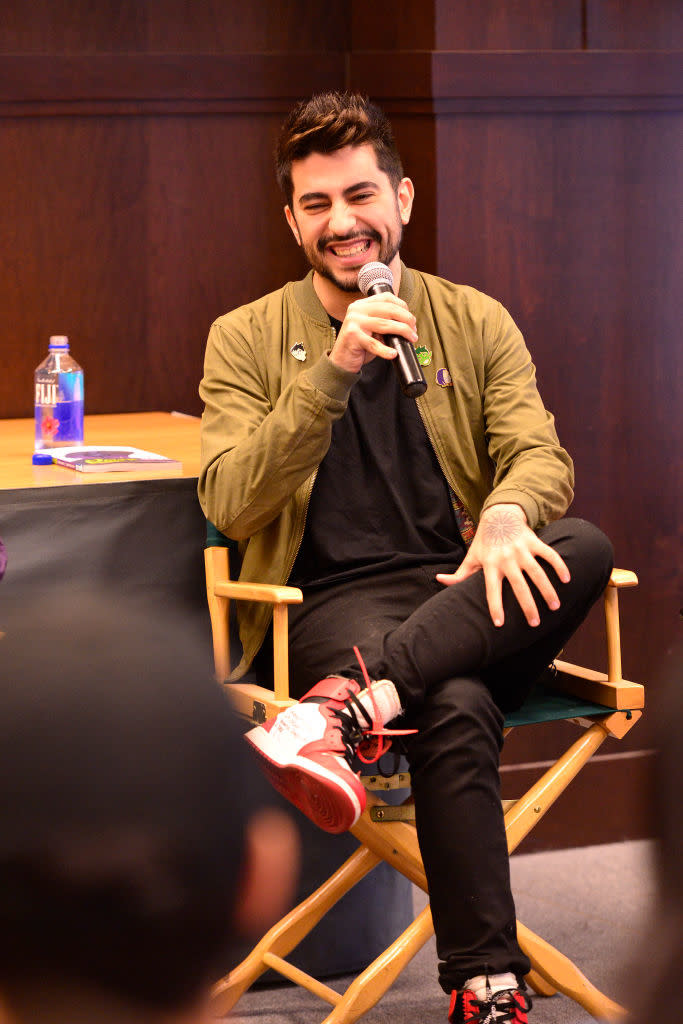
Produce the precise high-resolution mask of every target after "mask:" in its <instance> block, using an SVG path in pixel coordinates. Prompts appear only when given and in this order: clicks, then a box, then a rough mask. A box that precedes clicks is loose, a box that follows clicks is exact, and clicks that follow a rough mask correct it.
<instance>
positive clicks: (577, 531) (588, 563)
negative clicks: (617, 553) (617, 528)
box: [539, 519, 614, 586]
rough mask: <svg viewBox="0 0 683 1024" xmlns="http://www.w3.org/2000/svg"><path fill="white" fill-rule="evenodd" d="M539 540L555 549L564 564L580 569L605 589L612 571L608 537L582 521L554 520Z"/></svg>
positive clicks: (611, 550) (586, 521)
mask: <svg viewBox="0 0 683 1024" xmlns="http://www.w3.org/2000/svg"><path fill="white" fill-rule="evenodd" d="M539 537H540V538H541V540H543V541H544V542H545V543H546V544H549V545H550V546H551V547H553V548H555V550H556V551H558V553H559V554H560V555H561V556H562V558H563V559H564V560H565V562H567V565H568V567H569V570H570V572H571V571H572V568H573V566H572V564H571V563H574V564H575V565H576V566H582V567H583V568H584V570H588V571H589V573H590V575H591V576H593V577H594V578H599V579H601V580H603V579H604V585H605V586H606V585H607V581H608V579H609V575H610V573H611V571H612V568H613V567H614V549H613V547H612V542H611V541H610V539H609V537H607V536H606V534H604V533H603V532H602V530H601V529H599V527H597V526H595V525H594V524H593V523H589V522H588V520H586V519H558V520H557V522H554V523H550V524H549V525H548V526H545V527H543V529H542V530H540V531H539Z"/></svg>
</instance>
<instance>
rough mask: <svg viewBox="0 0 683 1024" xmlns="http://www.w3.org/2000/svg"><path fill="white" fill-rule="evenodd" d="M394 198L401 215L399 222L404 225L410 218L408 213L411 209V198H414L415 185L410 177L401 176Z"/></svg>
mask: <svg viewBox="0 0 683 1024" xmlns="http://www.w3.org/2000/svg"><path fill="white" fill-rule="evenodd" d="M396 198H397V200H398V209H399V213H400V215H401V224H404V225H405V224H407V223H408V221H409V220H410V214H411V212H412V209H413V200H414V198H415V186H414V185H413V183H412V181H411V180H410V178H401V181H400V182H399V186H398V189H397V191H396Z"/></svg>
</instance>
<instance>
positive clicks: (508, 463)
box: [199, 93, 612, 1024]
mask: <svg viewBox="0 0 683 1024" xmlns="http://www.w3.org/2000/svg"><path fill="white" fill-rule="evenodd" d="M276 158H277V174H278V179H279V182H280V185H281V187H282V189H283V192H284V195H285V200H286V206H285V216H286V218H287V222H288V224H289V226H290V228H291V230H292V233H293V235H294V238H295V240H296V242H297V243H298V245H300V246H301V247H302V249H303V251H304V252H305V254H306V257H307V259H308V261H309V263H310V266H311V271H310V273H309V274H308V276H307V277H306V278H305V279H304V280H303V281H297V282H293V283H289V284H287V285H285V286H284V288H282V289H280V290H279V291H277V292H274V293H271V294H270V295H266V296H265V297H263V298H261V299H258V300H257V301H255V302H253V303H251V304H250V305H248V306H243V307H241V308H240V309H237V310H234V311H233V312H232V313H229V314H227V315H226V316H222V317H220V318H219V319H218V320H217V321H216V322H215V323H214V325H213V327H212V328H211V332H210V335H209V341H208V345H207V351H206V362H205V371H204V378H203V380H202V383H201V387H200V393H201V395H202V398H203V400H204V403H205V411H204V416H203V421H202V470H201V474H200V481H199V495H200V500H201V502H202V506H203V508H204V511H205V513H206V515H207V516H208V518H209V519H211V520H212V521H213V522H214V523H215V524H216V526H217V527H218V528H219V529H220V530H222V531H223V532H224V533H225V534H227V535H228V536H229V537H232V538H234V539H235V540H237V541H239V542H240V550H241V554H242V568H241V578H242V579H246V580H261V581H265V582H272V583H285V582H290V583H292V584H295V585H297V586H300V587H301V588H302V590H303V592H304V602H303V605H301V606H293V608H292V609H291V611H290V659H291V661H290V666H291V669H290V671H291V677H292V680H293V686H292V689H293V694H294V695H295V696H298V697H301V700H300V702H299V704H298V705H296V706H294V707H293V708H291V709H289V710H287V711H285V712H283V713H282V714H280V715H278V716H277V718H275V719H272V720H270V721H268V722H266V723H264V724H263V725H262V726H258V727H256V728H255V729H252V730H251V731H250V733H249V734H248V737H247V738H248V740H249V742H250V743H251V744H252V746H253V747H254V748H255V749H256V750H257V752H258V753H259V754H260V756H261V758H262V759H263V762H264V764H265V766H266V769H267V772H268V775H269V777H270V778H271V780H272V782H273V783H274V785H275V786H276V787H277V788H278V789H279V790H280V791H281V792H282V793H284V795H285V796H286V797H288V798H289V799H290V800H291V801H292V802H293V803H294V804H296V806H297V807H299V808H300V809H301V810H302V811H303V812H304V813H305V814H307V815H308V816H309V817H310V818H311V819H312V820H313V821H315V822H316V823H317V824H318V825H320V827H321V828H324V829H327V830H328V831H331V832H341V831H344V830H345V829H348V828H350V827H352V826H353V824H354V822H355V821H356V820H357V818H358V816H359V814H361V813H362V811H363V808H364V805H365V794H364V790H363V787H362V785H361V783H360V781H359V779H358V776H357V774H356V773H355V772H354V770H353V764H354V756H355V753H356V750H357V747H358V744H359V742H362V741H363V740H362V737H363V734H364V733H367V732H368V731H369V730H371V729H374V730H376V729H381V728H384V726H385V725H387V724H388V723H392V722H393V720H394V719H398V720H399V721H398V723H396V724H397V725H398V726H399V727H400V728H401V729H403V730H405V729H411V730H415V731H414V732H413V733H412V734H411V735H409V736H408V737H407V738H406V740H405V744H406V753H407V756H408V759H409V762H410V768H411V775H412V784H413V793H414V796H415V807H416V817H417V828H418V837H419V841H420V848H421V851H422V856H423V860H424V865H425V871H426V874H427V879H428V882H429V892H430V899H431V908H432V915H433V918H434V926H435V931H436V937H437V951H438V955H439V960H440V964H439V976H440V982H441V985H442V987H443V988H444V990H445V992H446V993H447V994H448V995H449V996H450V1009H449V1011H448V1015H449V1020H450V1021H452V1022H454V1024H474V1022H477V1021H481V1022H483V1021H494V1020H496V1019H501V1020H505V1021H510V1022H515V1024H524V1022H526V1021H527V1013H528V1009H529V1005H530V1000H529V999H528V997H527V996H526V992H525V989H524V981H523V978H524V975H525V974H526V973H527V972H528V970H529V962H528V960H527V959H526V957H525V956H524V954H523V952H522V951H521V949H520V947H519V945H518V943H517V937H516V927H515V909H514V904H513V900H512V895H511V892H510V880H509V866H508V857H507V846H506V841H505V831H504V823H503V815H502V809H501V804H500V795H499V775H498V760H499V752H500V747H501V744H502V726H503V718H504V711H506V710H508V709H510V708H513V707H515V706H518V705H519V704H520V703H522V701H523V700H524V698H525V696H526V694H527V693H528V691H529V689H530V688H531V686H532V685H533V683H534V681H535V680H536V679H537V678H538V677H539V675H540V674H541V673H542V672H543V671H544V670H545V669H546V668H547V666H548V665H549V663H550V662H551V660H552V658H553V657H554V656H555V655H556V654H557V653H558V651H559V650H560V649H561V648H562V646H563V645H564V643H565V642H566V640H567V639H568V637H569V636H570V635H571V634H572V633H573V631H574V630H575V629H576V627H577V626H578V625H579V623H580V622H581V621H582V620H583V618H584V617H585V615H586V614H587V612H588V610H589V608H590V607H591V605H592V604H593V603H594V601H595V600H596V599H597V597H598V596H599V594H600V593H601V592H602V590H603V588H604V586H605V585H606V583H607V580H608V578H609V573H610V570H611V566H612V552H611V546H610V544H609V541H608V540H607V538H606V537H604V535H603V534H602V533H601V532H600V531H599V530H597V529H596V528H595V527H593V526H591V525H590V524H588V523H586V522H583V521H581V520H569V519H561V518H560V517H562V516H563V515H564V513H565V511H566V509H567V507H568V505H569V502H570V501H571V498H572V484H573V471H572V463H571V459H570V458H569V456H568V455H567V453H566V452H565V451H564V449H563V448H562V447H561V446H560V444H559V441H558V439H557V435H556V433H555V429H554V425H553V418H552V416H551V415H550V413H548V412H547V411H546V409H545V408H544V406H543V403H542V401H541V399H540V397H539V394H538V391H537V389H536V383H535V373H534V367H533V364H532V362H531V359H530V357H529V353H528V351H527V349H526V347H525V345H524V341H523V339H522V336H521V334H520V332H519V330H518V329H517V327H516V326H515V324H514V322H513V320H512V318H511V317H510V315H509V314H508V313H507V312H506V310H504V309H503V307H502V306H501V305H500V303H498V302H496V301H495V300H494V299H491V298H489V297H488V296H486V295H483V294H482V293H480V292H478V291H476V290H475V289H473V288H469V287H466V286H463V285H455V284H451V283H450V282H447V281H444V280H442V279H440V278H437V277H433V276H431V275H429V274H425V273H421V272H418V271H415V270H411V269H408V268H407V267H405V266H404V265H403V263H402V262H401V259H400V246H401V237H402V232H403V229H404V227H405V226H406V225H407V224H408V222H409V220H410V217H411V213H412V207H413V198H414V189H413V184H412V182H411V181H410V179H409V178H407V177H405V176H404V173H403V168H402V165H401V160H400V157H399V155H398V152H397V149H396V146H395V143H394V139H393V135H392V132H391V127H390V125H389V123H388V121H387V119H386V117H385V116H384V115H383V113H382V112H381V111H380V110H379V109H378V108H377V107H376V106H374V105H373V104H371V103H369V102H368V101H367V100H365V99H364V98H362V97H360V96H357V95H348V94H337V93H328V94H323V95H320V96H315V97H313V99H311V100H310V101H306V102H302V103H300V104H298V105H297V106H296V107H295V108H294V110H293V111H292V112H291V113H290V115H289V117H288V118H287V119H286V121H285V123H284V125H283V127H282V130H281V134H280V138H279V141H278V147H277V155H276ZM374 261H380V262H382V263H384V264H386V265H387V266H388V267H389V269H390V270H391V272H392V275H393V282H394V292H395V294H391V293H382V294H379V295H374V296H368V297H362V296H361V294H360V292H359V290H358V273H359V270H360V269H361V267H363V266H364V265H365V264H367V263H369V262H374ZM385 336H400V337H401V338H404V339H406V340H407V341H408V342H410V343H411V344H413V345H414V346H415V347H416V352H417V353H418V356H419V359H420V362H421V363H422V365H423V368H424V372H425V377H426V380H427V390H426V392H425V394H424V395H423V396H422V397H421V398H419V399H418V400H417V401H413V400H412V399H411V398H406V397H405V396H404V395H403V394H402V393H401V389H400V385H399V380H398V377H397V375H396V374H395V373H394V370H393V367H392V366H391V363H392V361H393V360H394V359H395V357H396V353H395V350H394V348H393V347H391V346H390V345H388V344H385V343H384V342H383V340H382V339H383V338H384V337H385ZM239 614H240V637H241V641H242V646H243V658H242V661H241V663H240V666H239V668H238V669H237V675H239V674H243V673H244V672H245V671H246V670H247V669H248V668H249V667H250V666H251V665H252V664H253V666H254V668H255V669H256V671H257V673H258V674H259V677H260V678H261V679H263V680H264V681H265V680H266V678H267V677H268V674H269V672H270V666H269V664H268V660H267V655H266V653H265V652H266V651H267V650H268V645H267V644H264V639H265V637H266V634H267V632H268V629H269V614H270V613H269V610H268V609H267V608H264V607H261V606H245V607H240V612H239ZM354 645H357V646H358V648H359V649H360V651H361V654H362V656H363V658H364V661H365V663H366V665H367V670H368V674H369V679H370V683H369V685H368V683H367V681H366V680H365V679H364V675H363V673H362V671H361V668H360V667H359V664H358V660H357V658H356V657H355V655H354V653H353V647H354Z"/></svg>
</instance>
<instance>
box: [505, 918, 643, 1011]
mask: <svg viewBox="0 0 683 1024" xmlns="http://www.w3.org/2000/svg"><path fill="white" fill-rule="evenodd" d="M517 938H518V941H519V944H520V946H521V947H522V949H523V950H524V952H525V953H526V955H527V956H528V957H529V960H530V961H531V966H532V968H533V970H534V972H535V973H536V974H537V975H538V976H540V978H541V979H542V981H544V982H545V983H546V984H547V985H549V986H551V987H553V988H555V989H556V990H557V991H558V992H562V993H563V994H564V995H566V996H569V998H570V999H573V1000H574V1002H575V1003H578V1004H579V1006H583V1008H584V1010H586V1011H587V1012H588V1013H590V1014H591V1016H592V1017H595V1018H596V1019H598V1020H601V1021H622V1020H624V1018H625V1017H626V1010H625V1009H624V1008H623V1006H620V1005H619V1003H615V1002H614V1001H613V1000H612V999H609V998H608V997H607V996H606V995H604V994H603V993H602V992H600V991H599V990H598V989H597V988H596V987H595V985H592V984H591V982H590V981H589V980H588V978H586V977H585V975H583V974H582V973H581V971H580V970H579V969H578V967H577V966H576V964H574V963H572V961H571V960H570V959H569V958H568V957H566V956H564V954H563V953H560V952H559V950H557V949H555V948H554V946H551V945H550V943H548V942H546V941H545V939H542V938H541V937H540V935H536V933H535V932H532V931H531V930H530V929H529V928H527V927H526V925H523V924H522V923H521V922H520V921H518V922H517ZM534 987H535V986H534Z"/></svg>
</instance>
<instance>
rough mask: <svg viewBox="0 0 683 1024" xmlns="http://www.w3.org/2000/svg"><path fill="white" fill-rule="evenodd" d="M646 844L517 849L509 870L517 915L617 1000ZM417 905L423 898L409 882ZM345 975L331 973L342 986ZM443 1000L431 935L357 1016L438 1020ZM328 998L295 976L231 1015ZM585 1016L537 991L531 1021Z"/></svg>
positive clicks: (648, 888) (316, 1022)
mask: <svg viewBox="0 0 683 1024" xmlns="http://www.w3.org/2000/svg"><path fill="white" fill-rule="evenodd" d="M652 852H653V850H652V844H651V843H648V842H644V841H643V842H627V843H615V844H608V845H604V846H590V847H584V848H581V849H576V850H559V851H553V852H550V853H534V854H521V855H520V854H517V855H515V856H514V857H513V858H512V879H513V889H514V893H515V901H516V905H517V916H518V917H519V919H520V921H523V922H524V923H525V925H527V927H528V928H531V929H532V931H534V932H537V933H538V934H539V935H542V936H543V938H545V939H546V940H547V941H548V942H550V943H551V944H552V945H553V946H556V947H557V948H558V949H559V950H561V952H563V953H565V954H566V955H567V956H569V957H570V958H571V959H572V960H573V961H574V962H575V963H576V964H577V965H578V966H579V967H580V969H581V970H582V971H583V972H584V974H585V975H586V976H587V977H588V978H589V979H590V981H592V982H593V983H594V984H595V985H597V987H598V988H599V989H601V991H603V992H605V993H607V995H609V996H611V997H612V998H613V999H616V1000H617V1001H620V1002H623V1001H624V999H625V994H626V993H627V991H628V986H629V984H630V983H631V981H632V975H633V969H632V965H633V964H634V962H635V959H636V956H637V951H638V948H639V944H640V942H641V939H642V934H643V929H644V927H645V925H646V919H647V914H648V911H649V908H650V907H651V905H652V898H653V895H654V880H653V872H652ZM414 898H415V908H416V910H420V909H422V907H423V906H424V905H425V897H424V894H423V893H421V892H420V891H419V890H417V889H416V890H415V894H414ZM349 980H351V979H344V978H338V979H334V980H333V981H331V982H328V984H330V987H332V988H335V989H337V990H338V991H340V992H343V991H344V988H345V987H346V985H347V984H348V982H349ZM447 1010H448V1000H447V997H446V996H445V995H444V993H443V992H442V991H441V989H440V988H439V986H438V984H437V982H436V952H435V948H434V942H433V940H432V941H431V942H429V943H427V945H426V946H425V947H424V948H423V949H422V950H421V952H420V953H419V954H418V955H417V956H416V957H415V958H414V959H413V961H412V962H411V963H410V965H409V966H408V967H407V968H406V969H405V971H404V972H403V974H402V975H401V976H400V977H399V978H398V979H397V981H396V982H395V983H394V985H393V987H392V988H391V989H390V990H389V991H388V992H387V993H386V995H385V996H384V997H383V999H381V1000H380V1002H379V1003H378V1004H377V1005H376V1006H375V1007H373V1008H372V1009H371V1010H369V1011H368V1013H367V1014H366V1015H365V1016H364V1017H363V1018H362V1022H363V1024H439V1022H440V1024H445V1022H446V1019H447ZM329 1012H330V1009H329V1007H328V1006H327V1004H326V1003H322V1002H320V1001H319V1000H318V999H317V998H316V997H315V996H313V995H311V994H310V993H308V992H306V991H304V990H302V989H299V988H297V987H295V986H293V985H289V984H284V985H278V986H275V987H272V988H267V989H260V990H256V991H254V992H247V993H246V994H245V995H244V996H243V997H242V999H241V1000H240V1002H239V1003H238V1004H237V1006H236V1007H235V1008H234V1010H233V1013H232V1015H231V1017H230V1021H231V1024H321V1022H322V1021H323V1020H324V1019H325V1017H326V1016H327V1014H328V1013H329ZM592 1019H593V1018H592V1017H590V1016H589V1014H587V1013H586V1011H585V1010H583V1009H582V1008H581V1007H580V1006H578V1005H577V1004H576V1003H574V1002H573V1001H571V1000H570V999H567V998H566V997H565V996H561V995H556V996H552V997H551V998H542V997H539V996H536V997H534V1008H533V1010H532V1012H531V1014H530V1017H529V1024H532V1022H533V1024H587V1022H590V1021H592Z"/></svg>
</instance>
